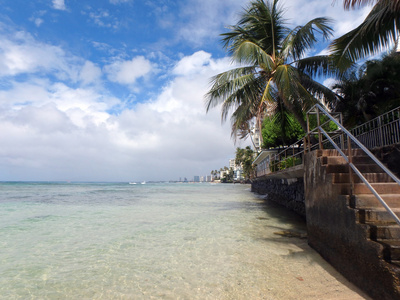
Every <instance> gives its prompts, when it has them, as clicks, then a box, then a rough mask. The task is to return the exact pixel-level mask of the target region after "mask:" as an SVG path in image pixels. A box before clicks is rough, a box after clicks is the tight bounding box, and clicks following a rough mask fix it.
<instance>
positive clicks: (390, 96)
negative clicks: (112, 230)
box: [334, 53, 400, 127]
mask: <svg viewBox="0 0 400 300" xmlns="http://www.w3.org/2000/svg"><path fill="white" fill-rule="evenodd" d="M334 88H335V89H336V90H337V93H338V94H339V95H340V101H339V103H338V105H337V106H336V109H335V110H336V111H340V112H342V113H343V118H344V125H345V126H346V127H353V126H356V125H359V124H362V123H365V122H367V121H369V120H371V119H373V118H375V117H377V116H379V115H381V114H383V113H385V112H387V111H389V110H391V109H394V108H396V107H398V106H399V105H400V56H399V55H398V54H396V53H392V54H390V55H386V56H384V57H383V58H382V59H380V60H370V61H367V62H366V63H364V64H363V65H362V66H361V67H359V68H358V69H355V70H351V71H349V72H348V73H347V74H346V76H345V77H343V79H342V80H341V81H340V82H339V83H338V84H336V85H335V86H334Z"/></svg>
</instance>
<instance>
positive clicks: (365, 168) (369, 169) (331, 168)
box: [326, 164, 382, 173]
mask: <svg viewBox="0 0 400 300" xmlns="http://www.w3.org/2000/svg"><path fill="white" fill-rule="evenodd" d="M356 167H357V169H358V170H359V171H360V172H361V173H382V169H381V168H380V167H379V166H378V165H376V164H357V165H356ZM326 172H327V173H349V165H348V164H341V165H326Z"/></svg>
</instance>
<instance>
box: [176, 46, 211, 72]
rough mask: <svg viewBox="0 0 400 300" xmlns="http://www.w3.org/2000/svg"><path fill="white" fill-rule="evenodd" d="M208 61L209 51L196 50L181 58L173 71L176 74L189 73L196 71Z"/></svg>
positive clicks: (209, 59)
mask: <svg viewBox="0 0 400 300" xmlns="http://www.w3.org/2000/svg"><path fill="white" fill-rule="evenodd" d="M210 61H211V54H210V53H207V52H205V51H198V52H196V53H194V54H193V55H191V56H187V57H184V58H182V59H181V60H180V61H179V62H178V64H177V65H176V66H175V68H174V70H173V73H174V74H177V75H190V74H192V73H196V72H197V71H198V69H199V68H201V67H202V66H206V65H208V64H209V63H210Z"/></svg>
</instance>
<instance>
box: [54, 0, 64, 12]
mask: <svg viewBox="0 0 400 300" xmlns="http://www.w3.org/2000/svg"><path fill="white" fill-rule="evenodd" d="M53 8H54V9H58V10H66V9H67V8H66V6H65V2H64V0H53Z"/></svg>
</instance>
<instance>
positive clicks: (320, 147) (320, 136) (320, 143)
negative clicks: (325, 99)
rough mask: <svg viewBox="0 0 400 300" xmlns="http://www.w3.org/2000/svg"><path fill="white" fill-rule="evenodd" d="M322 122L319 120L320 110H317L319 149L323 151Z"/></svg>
mask: <svg viewBox="0 0 400 300" xmlns="http://www.w3.org/2000/svg"><path fill="white" fill-rule="evenodd" d="M320 126H321V122H320V120H319V109H317V127H318V144H319V149H323V147H322V135H321V129H320Z"/></svg>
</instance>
